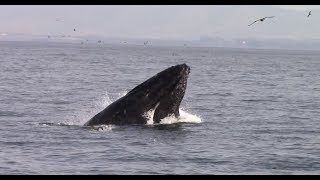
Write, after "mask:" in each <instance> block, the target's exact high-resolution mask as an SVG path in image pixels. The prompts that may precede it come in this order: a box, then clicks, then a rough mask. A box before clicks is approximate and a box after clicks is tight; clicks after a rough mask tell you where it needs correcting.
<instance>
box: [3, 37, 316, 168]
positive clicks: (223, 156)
mask: <svg viewBox="0 0 320 180" xmlns="http://www.w3.org/2000/svg"><path fill="white" fill-rule="evenodd" d="M180 63H186V64H188V65H189V66H190V68H191V73H190V75H189V80H188V85H187V90H186V94H185V97H184V99H183V101H182V104H181V107H180V108H181V109H180V112H181V118H179V119H175V118H172V117H168V118H166V119H165V120H163V122H162V123H163V124H162V125H146V126H112V125H111V126H103V128H100V129H98V130H97V129H94V128H89V127H84V126H83V124H84V123H85V122H86V121H87V120H89V119H90V118H91V117H92V116H94V115H95V114H96V113H98V112H99V111H101V110H102V109H104V108H105V107H106V106H107V105H108V104H110V103H111V102H113V101H115V100H116V99H118V98H119V97H121V96H123V95H125V94H126V93H127V92H128V91H130V90H131V89H132V88H134V87H135V86H136V85H138V84H140V83H142V82H143V81H144V80H146V79H148V78H150V77H151V76H153V75H155V74H156V73H158V72H160V71H162V70H164V69H165V68H167V67H170V66H173V65H177V64H180ZM0 92H1V95H0V122H1V126H0V174H320V153H319V152H320V118H319V117H320V52H316V51H293V50H291V51H289V50H254V49H228V48H205V47H197V48H193V47H155V46H139V45H110V44H109V45H108V44H83V45H81V44H63V43H45V42H43V43H40V42H38V43H36V42H0Z"/></svg>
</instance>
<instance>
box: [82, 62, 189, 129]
mask: <svg viewBox="0 0 320 180" xmlns="http://www.w3.org/2000/svg"><path fill="white" fill-rule="evenodd" d="M189 73H190V67H189V66H187V65H186V64H180V65H176V66H172V67H169V68H168V69H165V70H164V71H161V72H160V73H158V74H156V75H155V76H153V77H151V78H150V79H148V80H146V81H145V82H143V83H142V84H140V85H138V86H137V87H135V88H134V89H132V90H131V91H130V92H128V93H127V94H126V95H125V96H123V97H122V98H120V99H118V100H117V101H115V102H113V103H112V104H110V105H109V106H107V107H106V108H105V109H104V110H102V111H101V112H99V113H98V114H97V115H95V116H94V117H93V118H91V119H90V120H89V121H88V122H86V123H85V124H84V125H85V126H94V125H101V124H115V125H128V124H146V123H147V121H148V120H149V119H148V118H147V117H146V113H147V112H149V111H150V110H154V115H153V122H154V123H159V122H160V120H161V119H163V118H165V117H167V116H170V115H174V116H176V117H178V116H179V106H180V103H181V101H182V99H183V96H184V94H185V90H186V87H187V80H188V75H189Z"/></svg>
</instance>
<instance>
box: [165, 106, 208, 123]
mask: <svg viewBox="0 0 320 180" xmlns="http://www.w3.org/2000/svg"><path fill="white" fill-rule="evenodd" d="M179 113H180V116H179V117H178V118H176V117H175V116H174V115H171V116H168V117H165V118H163V119H161V121H160V124H174V123H201V122H202V120H201V118H200V117H199V116H197V115H194V114H191V113H189V112H187V111H185V110H182V109H181V108H180V109H179Z"/></svg>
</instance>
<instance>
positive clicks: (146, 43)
mask: <svg viewBox="0 0 320 180" xmlns="http://www.w3.org/2000/svg"><path fill="white" fill-rule="evenodd" d="M309 16H311V11H309V13H308V15H307V17H309ZM274 17H275V16H267V17H263V18H260V19H257V20H255V21H253V22H252V23H251V24H249V25H248V26H251V25H253V24H254V23H256V22H259V21H260V22H263V21H265V20H266V19H268V18H274ZM56 21H61V22H62V21H63V20H62V19H59V18H57V19H56ZM73 31H74V32H76V31H77V30H76V28H74V29H73ZM61 37H71V36H70V35H62V36H61ZM50 38H51V36H50V35H48V39H50ZM88 41H89V40H88V39H86V42H88ZM97 42H98V43H102V41H101V40H98V41H97ZM123 43H124V44H126V43H127V42H126V41H123ZM148 43H149V41H145V42H144V43H143V45H145V46H146V45H148ZM81 44H84V42H83V41H81ZM183 46H187V44H183ZM175 55H176V54H173V56H175Z"/></svg>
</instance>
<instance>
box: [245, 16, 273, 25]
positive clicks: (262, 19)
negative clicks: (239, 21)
mask: <svg viewBox="0 0 320 180" xmlns="http://www.w3.org/2000/svg"><path fill="white" fill-rule="evenodd" d="M267 18H274V16H269V17H264V18H261V19H258V20H255V21H253V23H251V24H249V25H248V26H251V25H252V24H254V23H256V22H258V21H261V22H262V21H264V20H265V19H267Z"/></svg>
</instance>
